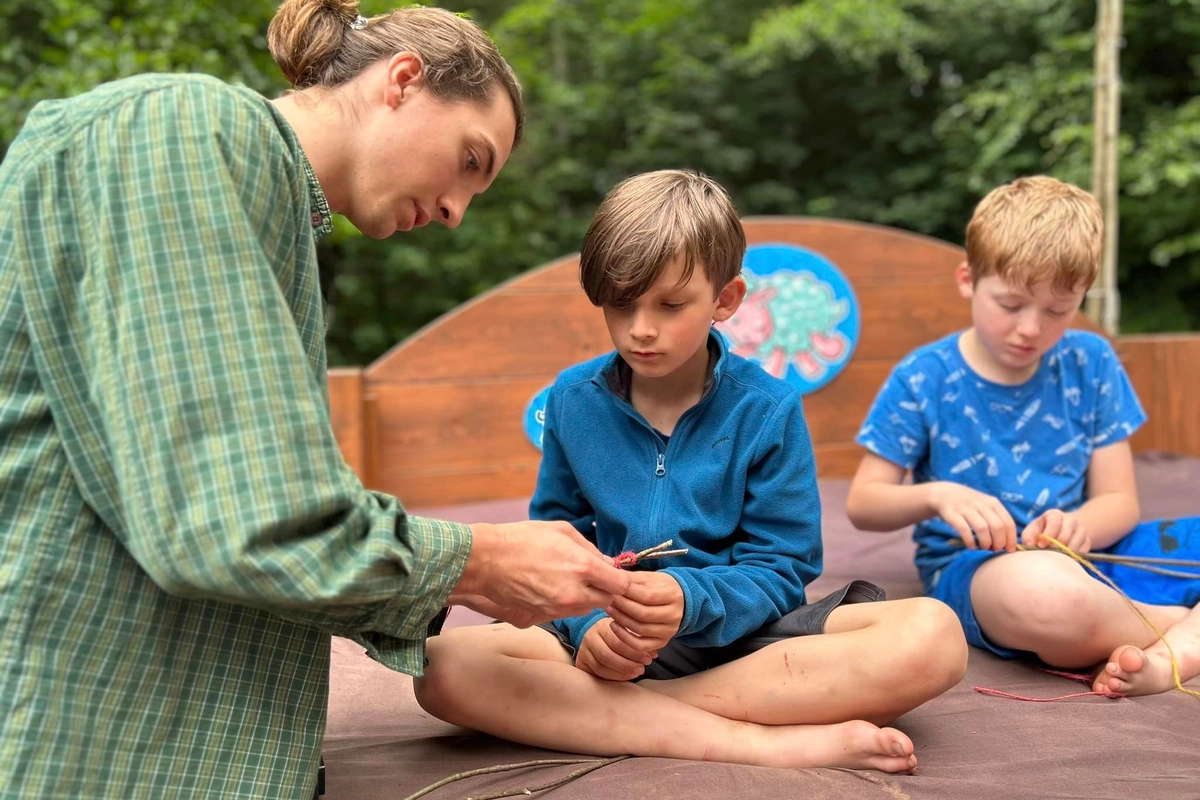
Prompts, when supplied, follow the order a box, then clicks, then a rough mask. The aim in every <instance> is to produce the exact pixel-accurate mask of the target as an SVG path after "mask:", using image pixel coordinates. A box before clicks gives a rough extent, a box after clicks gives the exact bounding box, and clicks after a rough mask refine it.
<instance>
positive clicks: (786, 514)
mask: <svg viewBox="0 0 1200 800" xmlns="http://www.w3.org/2000/svg"><path fill="white" fill-rule="evenodd" d="M763 429H764V430H765V431H770V432H772V435H770V436H769V437H763V439H762V440H760V442H759V443H758V445H757V452H756V453H755V458H754V461H753V463H752V465H751V467H750V470H749V472H748V474H747V476H746V497H745V500H744V503H743V507H742V517H741V523H740V525H739V528H740V531H741V533H742V534H743V535H744V539H743V540H742V541H740V542H738V543H737V544H735V545H734V546H733V551H732V563H731V564H730V565H728V566H710V567H703V568H697V567H668V568H666V569H665V570H664V571H665V572H667V573H668V574H670V575H671V576H672V577H674V578H675V580H677V581H678V582H679V585H680V586H681V587H682V588H683V594H684V613H683V619H682V620H681V621H680V626H679V634H678V639H679V641H680V643H682V644H685V645H689V646H692V647H721V646H724V645H727V644H730V643H732V642H735V641H737V640H738V639H740V638H742V637H744V636H746V635H748V634H750V633H752V632H754V631H755V630H757V629H758V628H760V627H762V626H763V625H765V624H767V623H768V622H773V621H775V620H776V619H779V617H781V616H783V615H784V614H786V613H788V612H789V611H791V610H792V609H794V608H796V607H798V606H800V605H801V604H803V602H804V587H805V586H806V585H807V584H808V583H809V582H811V581H812V580H813V579H815V578H816V577H817V576H818V575H820V574H821V567H822V563H821V561H822V547H821V499H820V495H819V493H818V491H817V471H816V462H815V460H814V459H813V452H812V441H811V440H810V438H809V433H808V426H807V425H806V423H805V421H804V414H803V410H802V406H801V400H800V395H799V394H794V395H790V396H789V397H788V399H787V400H785V401H784V402H782V403H780V405H779V406H778V407H777V408H776V410H775V412H774V414H773V415H772V418H771V419H769V420H768V421H767V424H766V425H764V426H763Z"/></svg>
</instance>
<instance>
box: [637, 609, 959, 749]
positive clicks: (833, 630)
mask: <svg viewBox="0 0 1200 800" xmlns="http://www.w3.org/2000/svg"><path fill="white" fill-rule="evenodd" d="M966 668H967V643H966V640H965V639H964V638H963V633H962V626H961V625H960V624H959V622H958V618H957V617H955V616H954V612H953V611H951V610H950V607H949V606H947V605H945V604H944V603H941V602H939V601H937V600H930V599H928V598H924V597H922V598H914V599H910V600H897V601H890V602H882V603H857V604H853V605H844V606H839V607H837V608H835V609H834V610H833V612H832V613H830V615H829V618H828V619H827V620H826V622H825V632H824V635H821V636H802V637H797V638H795V639H787V640H784V641H782V642H777V643H776V644H773V645H771V646H769V647H766V648H764V649H762V650H759V651H758V652H756V653H751V654H750V655H747V656H745V657H743V658H739V659H738V660H737V661H733V662H730V663H728V664H724V665H722V666H719V667H715V668H714V669H710V670H708V671H706V672H700V673H697V674H695V675H691V676H688V677H686V678H679V679H678V680H673V681H642V682H641V684H640V685H641V686H645V687H647V688H649V689H652V690H653V691H656V692H659V693H661V694H665V695H667V696H669V697H673V698H675V699H676V700H681V701H683V702H685V703H687V704H689V705H693V706H696V707H698V708H702V709H704V710H706V711H710V712H712V713H714V714H719V715H721V716H723V717H729V718H731V719H747V718H748V719H753V720H755V721H757V722H765V723H768V724H772V725H780V724H788V723H796V722H804V723H829V722H835V721H838V720H845V719H865V720H869V721H871V722H874V723H877V724H883V723H887V722H890V721H892V720H894V719H896V718H897V717H899V716H900V715H901V714H904V713H905V712H907V711H910V710H912V709H913V708H916V707H917V706H919V705H921V704H922V703H924V702H925V701H927V700H930V699H932V698H934V697H937V696H938V695H940V694H942V693H943V692H945V691H946V690H947V689H949V688H950V687H952V686H954V685H955V684H956V683H958V682H959V681H960V680H961V679H962V676H963V674H964V673H965V672H966Z"/></svg>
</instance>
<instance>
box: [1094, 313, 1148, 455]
mask: <svg viewBox="0 0 1200 800" xmlns="http://www.w3.org/2000/svg"><path fill="white" fill-rule="evenodd" d="M1095 338H1096V343H1097V346H1096V348H1095V350H1094V354H1093V356H1092V357H1093V358H1094V359H1096V360H1097V361H1098V364H1097V374H1096V378H1095V379H1094V381H1093V384H1094V386H1095V400H1096V406H1095V409H1096V421H1095V426H1094V428H1093V431H1094V433H1093V435H1092V446H1093V447H1107V446H1108V445H1112V444H1116V443H1117V442H1121V441H1124V440H1126V439H1128V438H1129V437H1130V436H1132V435H1133V434H1134V433H1135V432H1136V431H1137V429H1138V428H1140V427H1142V425H1144V424H1145V422H1146V412H1145V411H1144V410H1143V409H1142V404H1141V402H1139V401H1138V396H1137V392H1135V391H1134V389H1133V384H1132V383H1131V382H1130V380H1129V375H1128V374H1127V373H1126V372H1125V367H1124V366H1123V365H1122V364H1121V359H1120V358H1118V357H1117V354H1116V352H1115V351H1114V350H1113V349H1112V345H1110V344H1109V343H1108V342H1107V341H1106V340H1104V339H1102V338H1100V337H1099V336H1097V337H1095Z"/></svg>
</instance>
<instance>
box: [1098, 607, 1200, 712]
mask: <svg viewBox="0 0 1200 800" xmlns="http://www.w3.org/2000/svg"><path fill="white" fill-rule="evenodd" d="M1156 624H1157V623H1156ZM1143 627H1145V626H1144V625H1143ZM1160 630H1162V628H1160ZM1165 633H1166V637H1165V638H1166V640H1167V642H1169V643H1170V645H1171V650H1173V651H1175V660H1176V662H1177V663H1178V664H1179V679H1180V681H1183V682H1185V683H1186V682H1187V681H1190V680H1191V679H1193V678H1195V677H1196V676H1198V675H1200V606H1198V607H1196V608H1193V609H1192V610H1191V611H1190V612H1189V613H1188V615H1187V616H1185V617H1184V618H1183V619H1182V620H1180V621H1179V622H1177V623H1175V624H1174V625H1173V626H1171V627H1170V628H1169V629H1168V630H1167V631H1165ZM1151 637H1153V638H1156V637H1155V634H1153V633H1151ZM1171 650H1168V649H1167V646H1166V645H1165V644H1163V643H1162V641H1156V642H1155V643H1154V644H1152V645H1150V646H1149V647H1147V648H1145V649H1144V650H1143V649H1142V648H1140V647H1135V646H1133V645H1121V646H1120V647H1118V648H1117V649H1116V650H1114V651H1113V653H1112V656H1111V657H1110V658H1109V660H1108V663H1107V664H1105V665H1104V669H1103V670H1101V671H1100V673H1099V674H1097V675H1096V680H1095V683H1094V684H1093V686H1092V688H1093V689H1095V690H1096V691H1097V692H1103V691H1105V690H1106V689H1107V690H1108V691H1110V692H1119V693H1120V694H1124V695H1130V696H1137V695H1145V694H1158V693H1159V692H1166V691H1169V690H1171V689H1174V688H1175V673H1174V670H1172V669H1171Z"/></svg>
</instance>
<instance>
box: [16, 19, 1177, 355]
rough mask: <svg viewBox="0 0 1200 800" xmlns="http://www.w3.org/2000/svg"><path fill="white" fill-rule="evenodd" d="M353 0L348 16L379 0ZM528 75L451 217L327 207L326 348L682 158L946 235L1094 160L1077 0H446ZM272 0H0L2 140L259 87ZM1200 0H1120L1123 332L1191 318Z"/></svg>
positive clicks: (267, 83)
mask: <svg viewBox="0 0 1200 800" xmlns="http://www.w3.org/2000/svg"><path fill="white" fill-rule="evenodd" d="M389 5H390V4H389V3H387V2H385V1H384V0H366V1H365V2H364V3H363V7H362V11H363V13H364V14H373V13H379V12H381V11H383V10H385V9H386V8H388V7H389ZM443 5H445V6H446V7H448V8H451V9H452V10H454V11H458V12H466V13H468V14H469V15H470V16H472V17H473V18H474V19H477V20H479V21H480V22H481V23H482V24H484V25H485V26H486V27H487V28H488V29H489V30H490V31H491V32H492V34H493V36H494V37H495V38H496V40H497V42H498V43H499V44H500V46H501V49H502V51H503V52H504V53H505V54H506V56H507V57H508V58H509V60H510V61H511V62H512V64H513V66H514V68H515V69H516V70H517V72H518V74H519V75H520V76H521V79H522V82H523V84H524V86H525V89H526V94H527V97H528V101H529V102H528V105H529V110H530V119H529V124H528V127H527V140H526V142H525V144H523V145H522V147H521V149H520V150H518V151H517V152H516V153H515V154H514V156H513V158H512V159H511V161H510V163H509V165H508V166H507V167H506V168H505V170H504V171H503V172H502V173H501V176H500V178H499V179H498V180H497V181H496V183H495V185H494V186H493V187H492V189H491V190H490V191H489V192H488V193H487V194H485V195H483V196H482V197H479V198H477V199H476V201H475V202H474V203H473V204H472V207H471V210H470V213H469V214H468V215H467V221H466V223H465V224H464V225H463V226H462V227H460V228H459V229H457V230H454V231H446V230H443V229H440V228H439V229H436V230H428V229H426V230H421V231H416V232H414V233H411V234H407V235H403V236H398V237H395V238H394V239H392V240H390V241H387V242H375V241H371V240H368V239H366V238H364V237H361V236H359V235H358V234H357V233H356V232H355V231H354V230H353V228H352V227H351V226H350V225H349V224H348V223H345V221H344V220H343V221H341V222H340V223H339V225H338V228H337V231H336V232H335V233H334V235H332V236H331V237H328V240H327V242H326V244H325V245H324V247H323V252H322V270H323V272H324V273H325V278H326V283H327V285H328V286H329V292H330V299H331V301H332V307H333V319H332V325H331V329H330V356H331V361H332V362H333V363H367V362H369V361H370V360H372V359H374V358H375V357H377V356H378V355H379V354H380V353H381V352H382V351H383V350H385V349H387V348H388V347H390V346H391V345H393V344H394V343H396V342H397V341H399V340H400V339H402V338H403V337H405V336H407V335H408V334H410V333H411V332H412V331H413V330H415V329H416V328H417V327H419V326H420V325H422V324H424V323H425V322H427V321H429V320H431V319H432V318H434V317H436V316H437V315H438V314H441V313H443V312H445V311H448V310H450V309H451V308H453V307H454V306H456V305H457V304H459V303H460V302H462V301H463V300H465V299H467V298H469V297H471V296H473V295H475V294H478V293H479V292H481V291H483V290H485V289H487V288H489V287H491V286H493V285H495V284H497V283H499V282H501V281H503V280H505V279H507V278H509V277H512V276H514V275H517V274H519V273H520V272H522V271H524V270H526V269H529V268H531V267H533V266H536V265H538V264H541V263H544V262H546V261H548V260H551V259H553V258H556V257H558V256H561V255H564V254H566V253H569V252H572V251H574V250H576V249H578V246H579V240H580V237H581V236H582V234H583V231H584V230H585V228H586V226H587V223H588V220H589V219H590V216H591V214H592V212H593V210H594V209H595V207H596V204H597V203H598V202H599V200H600V198H601V197H602V196H603V195H604V193H605V192H606V191H607V190H608V189H609V188H611V187H612V186H613V185H614V184H615V183H616V182H617V181H619V180H620V179H622V178H624V177H626V176H627V175H630V174H632V173H635V172H639V171H643V170H647V169H657V168H662V167H692V168H696V169H700V170H703V171H705V172H707V173H709V174H711V175H713V176H714V177H716V178H717V179H719V180H721V181H722V182H723V183H725V184H726V185H727V186H728V187H729V189H730V191H731V193H732V194H733V196H734V198H735V201H736V202H737V204H738V207H739V209H740V210H741V211H742V212H743V213H744V214H747V215H750V214H809V215H822V216H836V217H843V218H848V219H858V220H865V221H871V222H878V223H883V224H889V225H896V226H899V227H902V228H907V229H910V230H914V231H919V232H922V233H927V234H930V235H934V236H938V237H941V238H944V239H947V240H949V241H961V238H962V231H963V228H964V225H965V223H966V220H967V218H968V217H969V216H970V213H971V209H972V208H973V206H974V204H975V203H976V202H977V201H978V199H979V198H980V197H981V196H982V194H983V193H984V192H986V191H987V190H988V189H989V188H991V187H992V186H994V185H996V184H998V183H1001V182H1004V181H1007V180H1011V179H1012V178H1014V177H1017V176H1019V175H1022V174H1029V173H1035V172H1044V173H1049V174H1053V175H1056V176H1058V177H1061V178H1064V179H1066V180H1071V181H1074V182H1076V183H1079V184H1081V185H1083V186H1087V185H1088V183H1089V173H1090V167H1091V151H1092V143H1091V130H1092V120H1091V107H1092V80H1093V78H1092V44H1093V42H1092V25H1093V22H1094V17H1095V3H1094V0H1005V2H1003V3H999V2H993V3H986V2H985V3H980V2H977V0H801V1H800V2H794V3H791V4H784V5H780V4H779V3H778V2H775V1H772V2H768V0H607V1H604V0H455V1H453V2H444V3H443ZM274 6H275V0H248V2H241V3H238V4H236V5H234V4H232V3H222V4H221V6H220V7H219V8H214V7H212V6H199V5H197V4H190V3H182V2H179V0H163V2H159V3H154V4H151V3H149V2H147V1H146V0H98V2H89V3H83V2H80V0H45V1H44V2H39V3H33V2H30V1H29V0H0V147H3V146H5V145H7V143H8V141H10V140H11V138H12V137H13V135H14V134H15V132H16V130H17V128H18V126H19V124H20V121H21V120H22V119H23V117H24V114H25V113H26V112H27V111H28V109H29V108H30V107H31V105H32V104H33V103H34V102H36V101H37V100H39V99H42V98H45V97H55V96H65V95H70V94H74V93H77V92H80V91H83V90H85V89H87V88H89V87H91V86H93V85H95V84H97V83H99V82H101V81H105V80H109V79H112V78H116V77H121V76H124V75H129V74H133V73H137V72H143V71H148V70H196V71H203V72H208V73H211V74H216V75H219V76H221V77H225V78H229V79H234V80H239V81H241V82H244V83H246V84H248V85H250V86H252V87H254V88H256V89H259V90H260V91H263V92H265V93H268V94H273V93H276V92H278V91H279V90H280V89H281V88H283V82H282V79H281V78H280V77H279V75H278V71H277V70H276V69H275V68H274V66H273V64H272V63H271V61H270V57H269V55H268V54H267V52H266V46H265V41H264V37H265V32H266V25H267V21H268V20H269V19H270V16H271V14H272V13H273V11H274ZM1197 12H1200V0H1127V2H1126V3H1125V20H1124V24H1125V47H1124V50H1123V52H1122V54H1121V65H1122V74H1123V87H1122V116H1121V126H1122V138H1121V232H1120V235H1121V238H1120V243H1121V244H1120V247H1121V249H1120V275H1121V288H1122V292H1123V297H1124V313H1123V317H1122V324H1123V327H1124V329H1125V330H1130V331H1133V330H1178V329H1197V328H1200V56H1196V55H1195V53H1196V50H1195V45H1194V43H1195V42H1196V41H1197V40H1198V39H1200V13H1197Z"/></svg>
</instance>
